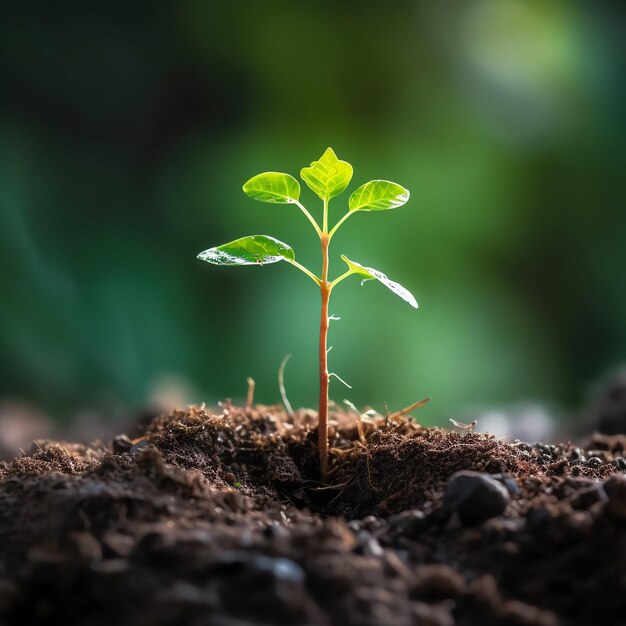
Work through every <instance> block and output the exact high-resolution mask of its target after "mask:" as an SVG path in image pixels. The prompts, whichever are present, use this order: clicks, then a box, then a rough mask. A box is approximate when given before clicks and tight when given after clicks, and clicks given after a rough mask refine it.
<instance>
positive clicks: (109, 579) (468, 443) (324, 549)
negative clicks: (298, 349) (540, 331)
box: [0, 405, 626, 626]
mask: <svg viewBox="0 0 626 626" xmlns="http://www.w3.org/2000/svg"><path fill="white" fill-rule="evenodd" d="M315 423H316V417H315V414H313V413H307V412H304V411H303V412H298V413H297V414H296V415H295V416H294V417H293V418H290V417H289V416H287V415H286V414H285V413H284V411H283V410H282V409H281V408H280V407H256V408H254V409H250V408H249V409H242V408H237V407H232V406H230V405H225V406H224V407H222V408H220V410H219V411H218V412H215V411H210V410H204V409H200V408H191V409H189V410H187V411H180V412H175V413H174V414H172V415H170V416H168V417H164V418H159V419H157V420H156V421H154V422H153V423H152V424H151V425H150V426H149V427H148V430H147V432H145V433H144V434H143V437H141V438H140V439H139V440H134V441H135V443H134V444H133V443H132V442H131V441H129V440H128V439H127V438H124V437H120V438H118V439H116V440H115V441H113V442H111V443H108V444H98V445H93V446H91V447H86V446H79V445H71V444H66V443H62V442H43V441H40V442H36V443H35V444H34V445H33V447H32V449H31V451H30V453H29V454H27V455H25V456H22V457H20V458H18V459H16V460H14V461H12V462H10V463H4V464H2V465H1V466H0V623H2V624H13V623H15V624H29V625H30V624H32V625H36V624H64V625H72V624H81V625H83V624H84V625H101V624H102V625H104V624H106V625H110V624H116V626H124V625H126V624H133V625H143V624H145V625H148V624H149V625H160V624H192V625H204V624H219V625H225V626H228V625H232V626H235V625H237V626H239V625H243V624H268V625H269V624H285V625H289V624H321V625H331V624H358V625H370V624H371V625H394V626H403V625H409V624H418V625H428V626H449V625H453V624H459V625H463V624H466V625H470V624H471V625H477V624H480V625H484V626H488V625H490V624H519V625H528V626H531V625H538V626H539V625H542V626H551V625H557V624H558V625H561V624H562V625H568V624H580V625H583V624H584V625H585V626H589V625H591V624H626V608H625V606H626V480H625V478H624V473H623V470H624V469H626V463H625V462H624V461H623V459H622V456H623V454H624V446H625V445H626V437H624V436H620V435H616V436H611V437H609V436H598V437H597V438H596V439H595V440H594V441H593V442H592V444H591V445H592V449H591V450H580V449H578V448H574V447H572V446H570V445H561V446H546V445H535V446H531V445H527V444H521V443H514V444H509V443H505V442H503V441H498V440H496V439H494V438H492V437H490V436H488V435H480V434H474V433H468V434H464V433H456V432H443V431H440V430H436V429H424V428H421V427H420V426H418V425H416V424H414V423H413V422H409V421H406V420H404V419H403V418H396V419H390V420H384V419H378V420H377V421H375V423H362V424H361V425H360V426H359V425H358V424H359V422H358V420H357V416H356V415H355V414H348V413H343V412H338V413H336V414H335V415H334V420H333V423H332V427H331V431H332V432H331V434H332V453H331V471H330V474H329V476H328V477H327V479H326V480H325V481H324V482H321V481H320V480H319V474H318V465H317V459H316V449H315V443H314V442H315V440H316V435H317V433H316V431H315ZM593 448H595V449H593ZM459 471H469V472H477V473H470V474H460V475H459V474H456V473H457V472H459Z"/></svg>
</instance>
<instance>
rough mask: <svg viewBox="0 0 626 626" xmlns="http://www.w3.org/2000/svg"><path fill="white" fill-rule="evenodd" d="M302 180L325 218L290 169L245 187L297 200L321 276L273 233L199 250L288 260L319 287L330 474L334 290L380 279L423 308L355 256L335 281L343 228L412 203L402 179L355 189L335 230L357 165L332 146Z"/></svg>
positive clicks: (224, 258) (205, 255) (216, 256)
mask: <svg viewBox="0 0 626 626" xmlns="http://www.w3.org/2000/svg"><path fill="white" fill-rule="evenodd" d="M300 176H301V177H302V180H304V182H305V183H306V184H307V185H308V187H309V188H310V189H311V190H312V191H313V192H314V193H315V194H317V195H318V196H319V197H320V199H321V200H322V203H323V207H322V223H321V226H320V224H319V223H318V222H317V221H316V220H315V219H314V218H313V216H312V215H311V213H310V212H309V211H308V210H307V209H306V207H305V206H304V205H303V204H302V203H301V202H300V183H298V181H297V180H296V179H295V178H294V177H293V176H290V175H289V174H282V173H279V172H265V173H264V174H259V175H258V176H254V177H253V178H251V179H250V180H249V181H248V182H247V183H246V184H245V185H244V186H243V190H244V192H245V193H246V194H247V195H248V196H250V197H251V198H253V199H254V200H259V201H260V202H269V203H270V204H294V205H295V206H297V207H298V208H299V209H300V210H301V211H302V213H304V215H305V216H306V218H307V219H308V220H309V222H311V225H312V226H313V228H314V229H315V232H316V233H317V236H318V237H319V240H320V244H321V249H322V268H321V274H320V276H316V275H315V274H314V273H313V272H312V271H310V270H309V269H307V268H306V267H304V265H301V264H300V263H298V261H296V255H295V253H294V251H293V248H291V246H288V245H287V244H286V243H283V242H282V241H279V240H278V239H274V237H270V236H269V235H249V236H248V237H242V238H241V239H236V240H235V241H231V242H230V243H225V244H224V245H221V246H217V247H215V248H209V249H208V250H205V251H204V252H201V253H200V254H199V255H198V258H199V259H201V260H203V261H207V262H208V263H213V264H214V265H264V264H266V263H277V262H278V261H286V262H287V263H290V264H291V265H293V266H294V267H297V268H298V269H299V270H300V271H302V272H304V273H305V274H306V275H307V276H308V277H309V278H310V279H311V280H312V281H313V282H314V283H315V284H316V285H317V287H318V288H319V290H320V294H321V300H322V313H321V321H320V338H319V378H320V399H319V428H318V431H319V433H318V436H319V455H320V470H321V474H322V476H325V474H326V470H327V465H328V382H329V378H330V376H331V374H329V372H328V359H327V355H328V349H327V338H328V322H329V317H328V302H329V300H330V295H331V293H332V291H333V289H334V288H335V287H336V286H337V285H338V284H339V283H340V282H341V281H342V280H344V279H345V278H348V276H352V275H353V274H354V275H358V276H360V277H361V279H362V281H363V282H364V281H366V280H377V281H379V282H380V283H382V284H383V285H385V287H387V288H388V289H390V290H391V291H393V292H394V293H395V294H396V295H398V296H400V297H401V298H402V299H403V300H404V301H406V302H408V303H409V304H410V305H411V306H412V307H414V308H417V302H416V301H415V298H414V297H413V296H412V295H411V293H410V292H409V291H407V290H406V289H405V288H404V287H402V285H399V284H398V283H396V282H394V281H392V280H389V278H387V276H385V275H384V274H383V273H382V272H379V271H378V270H375V269H373V268H371V267H366V266H364V265H361V264H359V263H357V262H356V261H351V260H350V259H349V258H348V257H346V256H344V255H343V254H342V255H341V258H342V259H343V261H344V262H345V263H346V265H347V266H348V269H347V270H346V271H345V272H344V273H343V274H341V275H340V276H338V277H337V278H335V279H334V280H329V278H328V269H329V257H328V248H329V245H330V242H331V240H332V238H333V237H334V235H335V233H336V232H337V230H338V229H339V227H340V226H341V225H342V224H343V223H344V222H345V221H346V220H347V219H348V218H349V217H350V216H351V215H354V214H355V213H359V212H362V211H387V210H389V209H396V208H398V207H400V206H402V205H403V204H405V203H406V202H407V200H408V199H409V191H408V190H407V189H405V188H404V187H401V186H400V185H397V184H396V183H392V182H389V181H387V180H371V181H369V182H368V183H365V184H364V185H361V186H360V187H359V188H358V189H356V190H355V191H353V192H352V194H351V195H350V198H349V199H348V211H347V213H345V214H344V216H343V217H342V218H341V219H340V220H339V221H338V222H337V223H336V224H335V225H334V226H333V227H332V228H331V229H330V230H329V228H328V205H329V202H330V200H331V199H332V198H334V197H335V196H338V195H339V194H340V193H342V192H343V191H344V190H345V189H346V187H347V186H348V184H349V183H350V180H351V179H352V166H351V165H350V164H349V163H346V162H345V161H340V160H339V159H338V158H337V156H336V155H335V153H334V152H333V150H332V149H331V148H328V149H327V150H326V152H324V154H323V155H322V156H321V157H320V159H319V160H318V161H313V163H311V166H310V167H305V168H303V169H302V170H301V171H300Z"/></svg>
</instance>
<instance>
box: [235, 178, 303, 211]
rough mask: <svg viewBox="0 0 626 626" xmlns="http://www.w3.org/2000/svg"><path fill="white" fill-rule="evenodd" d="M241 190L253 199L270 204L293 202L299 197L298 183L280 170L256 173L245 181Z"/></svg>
mask: <svg viewBox="0 0 626 626" xmlns="http://www.w3.org/2000/svg"><path fill="white" fill-rule="evenodd" d="M243 190H244V193H246V194H247V195H249V196H250V197H251V198H253V199H254V200H259V201H260V202H271V203H272V204H293V203H294V202H297V201H298V199H299V198H300V183H299V182H298V181H297V180H296V179H295V178H294V177H293V176H290V175H289V174H282V173H280V172H265V173H264V174H257V175H256V176H253V177H252V178H251V179H250V180H249V181H248V182H247V183H245V185H244V186H243Z"/></svg>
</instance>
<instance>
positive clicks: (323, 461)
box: [318, 203, 331, 478]
mask: <svg viewBox="0 0 626 626" xmlns="http://www.w3.org/2000/svg"><path fill="white" fill-rule="evenodd" d="M326 207H327V205H326V203H324V209H325V211H324V214H325V215H324V217H326ZM324 222H325V223H327V221H326V219H324ZM320 240H321V243H322V278H321V281H320V294H321V296H322V313H321V317H320V354H319V357H320V404H319V413H318V415H319V424H318V438H319V449H320V472H321V475H322V478H324V477H325V476H326V471H327V469H328V356H327V355H328V351H327V343H328V301H329V299H330V292H331V286H330V283H329V282H328V244H329V239H328V234H327V233H326V232H324V233H323V234H322V237H321V238H320Z"/></svg>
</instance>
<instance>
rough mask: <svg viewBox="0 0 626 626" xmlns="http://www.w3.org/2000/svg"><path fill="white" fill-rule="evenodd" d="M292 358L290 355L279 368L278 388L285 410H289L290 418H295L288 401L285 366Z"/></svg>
mask: <svg viewBox="0 0 626 626" xmlns="http://www.w3.org/2000/svg"><path fill="white" fill-rule="evenodd" d="M290 358H291V354H288V355H287V356H285V358H284V359H283V360H282V361H281V363H280V367H279V368H278V388H279V389H280V396H281V398H282V399H283V404H284V405H285V409H287V413H288V414H289V417H292V418H293V416H294V412H293V409H292V408H291V404H290V402H289V400H288V399H287V392H286V391H285V365H287V361H289V359H290Z"/></svg>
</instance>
